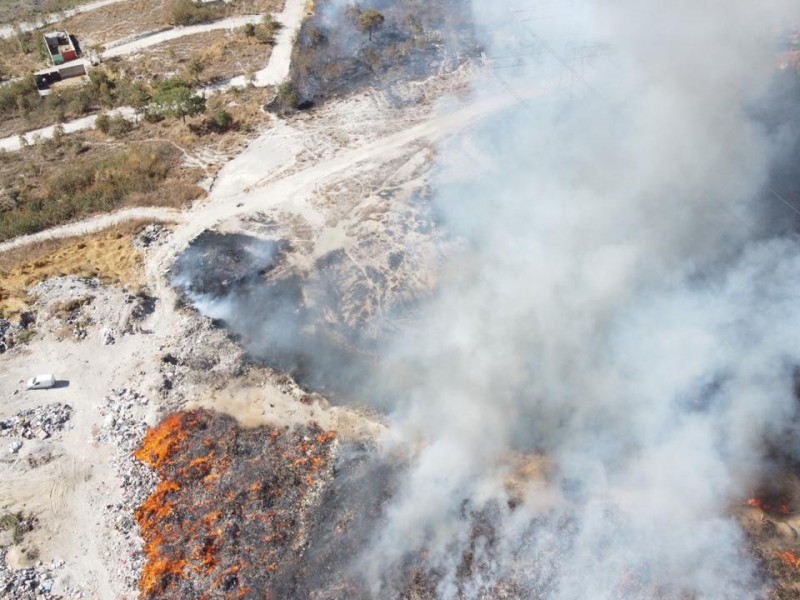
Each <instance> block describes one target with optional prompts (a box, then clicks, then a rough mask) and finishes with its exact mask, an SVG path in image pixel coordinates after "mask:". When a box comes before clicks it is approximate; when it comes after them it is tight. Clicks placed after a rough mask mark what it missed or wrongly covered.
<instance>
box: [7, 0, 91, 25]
mask: <svg viewBox="0 0 800 600" xmlns="http://www.w3.org/2000/svg"><path fill="white" fill-rule="evenodd" d="M88 1H89V0H3V1H2V2H0V23H1V24H6V23H14V22H18V21H27V20H31V19H33V18H35V16H36V15H41V14H47V13H54V12H58V11H60V10H67V9H69V8H73V7H75V6H78V5H80V4H86V3H87V2H88Z"/></svg>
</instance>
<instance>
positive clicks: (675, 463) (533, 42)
mask: <svg viewBox="0 0 800 600" xmlns="http://www.w3.org/2000/svg"><path fill="white" fill-rule="evenodd" d="M795 5H796V3H793V2H788V1H786V2H782V1H775V2H770V3H768V4H767V5H766V6H765V5H763V4H759V3H755V2H752V1H745V0H731V1H728V2H724V3H723V2H696V1H692V0H678V1H676V2H670V3H661V2H658V3H657V2H654V1H652V0H636V1H634V0H620V1H618V2H614V3H600V2H589V1H586V2H568V3H556V2H547V3H543V2H534V1H533V0H526V1H520V2H516V3H515V4H514V6H513V10H512V11H509V8H508V6H507V5H506V4H505V3H497V2H488V1H486V2H484V1H478V0H476V1H475V3H474V11H475V20H476V22H477V23H480V24H481V28H480V29H481V30H482V32H483V34H485V35H486V36H487V40H486V42H487V44H486V46H487V53H488V55H489V58H490V59H492V58H493V59H494V60H493V63H492V64H493V66H494V68H493V70H491V71H490V72H489V74H488V75H486V78H485V79H484V80H482V81H481V82H480V83H479V84H478V85H477V86H476V91H475V93H476V94H479V95H480V94H481V93H491V94H497V93H498V92H501V93H513V94H517V95H519V96H520V98H523V97H525V96H526V95H527V92H528V90H529V89H530V88H531V87H532V86H533V85H536V84H541V83H542V82H548V81H553V80H555V79H558V80H562V81H563V80H564V79H566V80H567V81H568V83H567V84H565V85H564V86H562V87H561V89H560V90H559V91H557V92H554V93H552V94H550V95H547V96H542V97H540V98H538V99H536V100H532V101H527V102H524V103H521V104H520V105H518V106H517V107H516V108H515V109H514V110H512V111H509V112H507V113H506V114H503V115H502V116H499V117H496V118H494V119H492V120H491V121H490V122H485V123H483V124H482V125H480V126H479V127H477V128H476V129H475V130H473V131H471V132H469V134H468V137H469V138H470V140H471V142H472V145H473V146H477V147H479V148H481V149H482V151H483V152H484V154H485V156H487V157H490V160H486V161H485V162H484V163H483V164H482V165H480V166H476V167H475V169H473V173H472V176H471V177H470V178H469V180H468V181H462V182H461V183H457V184H453V183H447V184H444V183H443V184H442V185H439V186H436V190H437V191H436V194H435V198H434V203H435V207H436V211H437V214H438V215H439V217H440V220H441V223H442V227H443V228H444V229H445V231H446V232H447V234H448V235H449V236H450V237H451V238H452V239H454V240H458V242H459V243H458V250H457V251H456V252H454V253H453V255H452V256H450V258H449V263H448V265H447V268H446V270H445V277H444V279H443V281H442V283H441V286H440V288H439V289H438V290H437V292H436V296H435V298H433V299H432V300H430V301H428V302H426V303H425V304H424V305H423V306H420V307H418V309H417V313H416V318H415V320H414V323H413V324H412V325H411V326H410V327H409V328H408V329H407V330H404V331H403V332H401V334H400V335H398V336H396V337H395V338H393V339H392V340H391V343H389V344H388V345H387V347H385V348H384V350H383V351H382V352H381V357H380V361H379V363H380V364H379V367H378V370H377V373H375V377H374V381H371V383H370V384H369V385H367V386H366V387H365V386H364V385H361V386H360V388H359V394H360V395H361V396H362V399H363V400H367V399H369V398H373V399H374V401H375V402H376V403H378V404H381V405H382V406H388V407H389V408H388V411H389V419H390V421H391V424H392V427H391V431H392V437H391V439H387V440H384V442H383V449H382V451H383V452H384V453H385V456H387V457H394V456H397V455H398V454H402V455H404V456H409V455H410V456H411V458H410V467H409V469H408V471H407V472H406V473H404V474H403V475H402V476H401V477H400V479H399V481H398V483H397V484H396V485H397V490H398V491H397V493H396V494H395V495H394V497H393V498H392V499H391V500H390V501H389V502H388V503H387V504H386V505H385V507H384V510H383V512H382V514H381V515H380V516H379V517H374V515H373V517H370V518H375V521H374V527H373V528H372V529H373V531H374V534H373V535H371V536H370V539H369V542H368V543H366V544H364V546H363V548H362V551H361V552H360V553H358V554H357V556H356V557H355V558H354V560H353V562H352V565H351V573H352V577H354V578H356V579H358V578H363V579H364V581H365V582H366V583H365V585H366V587H367V589H368V593H369V595H371V596H372V597H374V598H396V597H399V596H400V595H401V594H402V593H404V590H405V589H406V585H407V582H401V583H398V581H397V576H396V575H397V573H399V572H402V571H403V569H405V568H406V567H407V565H408V561H409V560H410V557H419V556H424V564H425V569H427V570H428V571H429V572H431V573H435V578H434V579H435V581H436V596H437V597H441V598H462V597H463V598H479V597H485V598H502V597H510V598H512V597H513V598H516V597H519V598H542V599H547V600H602V599H606V598H608V599H611V598H614V599H618V598H698V599H699V598H703V599H708V600H718V599H743V600H744V599H748V600H749V599H752V598H758V597H761V596H762V595H763V594H764V593H765V592H764V589H765V587H764V586H765V582H763V581H762V580H761V577H760V576H759V574H758V572H757V568H756V565H755V563H754V562H753V561H752V560H751V559H750V558H749V557H748V554H747V551H746V543H745V541H744V539H743V535H742V533H741V532H740V530H739V527H738V526H737V524H736V523H735V521H734V520H733V519H732V518H730V517H729V516H727V515H728V511H729V508H730V505H731V503H733V502H736V501H739V500H740V499H742V498H743V497H746V495H747V494H748V493H749V492H750V491H751V490H752V486H754V485H756V484H757V477H758V474H759V473H760V472H762V470H763V468H764V465H765V462H764V461H765V457H766V456H767V454H768V453H769V452H770V451H771V450H772V449H774V448H775V447H780V448H782V449H783V450H784V451H786V452H787V453H789V454H791V455H793V456H795V457H797V458H800V456H798V451H800V448H799V447H798V442H799V441H800V438H798V436H797V431H796V424H795V423H796V418H797V400H796V398H795V395H794V389H793V385H794V384H793V374H794V371H795V369H796V368H797V366H798V365H799V364H800V313H799V312H798V308H797V306H798V303H797V299H798V297H800V241H799V240H798V239H797V237H796V236H795V235H794V234H792V233H787V230H788V229H789V227H788V226H787V223H791V222H792V219H794V218H795V216H796V215H794V214H793V213H792V212H791V210H790V209H789V208H788V207H787V206H786V205H785V204H784V203H782V202H780V201H778V199H777V198H776V197H775V196H774V195H773V193H772V191H771V190H773V189H776V186H780V184H781V182H780V181H776V180H775V177H774V171H773V166H774V165H775V164H776V161H778V162H779V161H780V159H781V158H782V157H784V156H785V155H786V152H787V150H788V148H789V146H790V145H791V144H793V143H794V142H795V140H796V139H797V134H798V131H797V130H796V127H795V126H794V125H792V126H789V125H788V124H787V123H789V121H786V120H779V121H778V122H776V121H774V120H772V121H770V120H768V119H765V118H764V115H765V114H771V106H772V104H771V99H770V97H769V90H770V85H771V83H772V79H773V78H774V77H775V74H776V73H775V65H776V63H777V60H776V57H775V54H776V43H777V40H779V39H780V31H781V29H780V28H781V27H782V26H785V25H786V24H787V23H797V22H798V17H800V15H798V9H797V7H796V6H795ZM461 147H462V145H461V144H460V140H455V141H451V142H450V143H448V144H446V145H445V146H443V147H442V148H441V155H442V156H443V158H444V161H445V163H454V162H457V161H456V160H455V159H456V158H457V154H458V153H459V152H460V150H459V148H461ZM445 174H447V173H445V172H443V175H445ZM443 179H444V178H443ZM447 179H448V180H450V178H449V177H448V178H447ZM777 191H778V193H780V190H779V189H778V190H777ZM795 200H796V199H795ZM229 302H230V299H229V298H228V299H226V306H228V307H229V306H230V303H229ZM226 310H227V312H225V314H224V316H225V318H226V319H240V322H242V323H246V325H242V326H240V329H241V330H247V331H249V333H250V335H252V325H253V323H254V320H253V319H248V318H245V317H242V316H241V314H240V311H241V310H243V305H242V304H238V305H236V308H235V309H233V310H230V309H226ZM281 315H282V316H283V317H285V316H286V312H285V311H281ZM235 328H236V325H235V323H234V329H235ZM304 351H308V348H307V347H306V348H304ZM321 362H324V361H321ZM339 366H340V367H341V368H344V366H343V365H339ZM358 368H359V369H363V368H364V367H363V364H362V365H360V366H359V367H358ZM346 379H347V378H346ZM352 379H359V380H360V379H362V377H361V376H360V373H359V376H358V377H353V378H352ZM412 448H413V450H411V449H412ZM514 453H524V454H525V455H526V456H527V457H532V456H544V457H546V461H547V463H548V464H549V465H551V466H550V467H549V469H550V474H549V476H548V478H547V481H546V482H545V481H544V480H543V479H542V478H530V479H529V480H528V487H527V488H526V489H523V490H522V492H520V491H519V490H517V491H516V492H514V497H512V495H511V492H510V491H509V486H508V485H506V483H507V476H508V475H509V473H508V472H507V469H508V467H504V466H503V465H509V464H510V462H509V456H511V455H512V454H514ZM516 456H519V454H516ZM364 518H365V519H366V518H367V517H364ZM481 519H486V520H488V521H489V522H490V526H488V527H477V526H476V523H477V522H480V521H481ZM332 543H335V541H334V542H332ZM357 574H358V575H357ZM342 576H343V577H348V575H346V574H345V575H342ZM321 585H322V584H321ZM325 597H328V596H325ZM331 597H338V596H335V595H334V596H331ZM353 597H356V596H355V595H354V596H353ZM358 597H360V596H358Z"/></svg>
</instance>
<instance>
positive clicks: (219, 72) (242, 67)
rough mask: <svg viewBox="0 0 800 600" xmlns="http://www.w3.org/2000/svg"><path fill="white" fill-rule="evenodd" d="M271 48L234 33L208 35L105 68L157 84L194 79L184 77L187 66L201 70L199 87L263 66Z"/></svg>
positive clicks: (112, 62)
mask: <svg viewBox="0 0 800 600" xmlns="http://www.w3.org/2000/svg"><path fill="white" fill-rule="evenodd" d="M271 52H272V46H271V45H269V44H261V43H259V42H258V41H257V40H256V39H254V38H252V37H247V36H245V34H244V33H243V32H242V30H241V29H240V30H238V31H235V32H230V31H226V30H220V31H210V32H207V33H199V34H197V35H190V36H186V37H183V38H179V39H177V40H172V41H169V42H166V43H164V44H159V45H158V46H153V47H151V48H147V49H146V50H143V51H141V52H139V53H137V54H136V55H134V56H135V58H134V57H119V58H115V59H112V60H110V61H108V63H107V65H108V66H109V68H112V69H114V70H116V71H118V72H119V73H120V74H121V75H123V76H124V77H126V78H129V79H136V80H145V81H159V80H162V79H166V78H169V77H185V78H187V79H190V80H191V79H193V78H194V76H193V75H191V74H188V73H186V70H187V68H188V67H189V65H190V63H191V62H192V61H194V63H195V64H199V65H201V66H202V71H201V72H200V74H199V75H197V82H198V83H199V84H204V83H211V82H215V81H220V80H225V79H230V78H232V77H236V76H238V75H245V74H247V73H249V72H252V71H257V70H258V69H262V68H263V67H264V66H266V64H267V62H268V61H269V56H270V53H271Z"/></svg>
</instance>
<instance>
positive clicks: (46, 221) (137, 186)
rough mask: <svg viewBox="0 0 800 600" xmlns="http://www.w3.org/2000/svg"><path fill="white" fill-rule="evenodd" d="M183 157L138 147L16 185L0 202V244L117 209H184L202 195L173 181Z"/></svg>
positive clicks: (160, 147)
mask: <svg viewBox="0 0 800 600" xmlns="http://www.w3.org/2000/svg"><path fill="white" fill-rule="evenodd" d="M182 156H183V155H182V153H181V152H180V151H179V150H178V149H176V148H175V147H174V146H172V145H171V144H167V143H163V142H156V143H149V144H138V145H133V146H131V147H130V148H127V149H120V150H114V151H111V152H108V153H107V154H101V155H92V156H88V157H83V156H76V157H75V158H74V160H72V161H71V162H68V164H65V165H63V167H62V168H60V169H58V170H56V171H54V172H52V173H50V174H47V175H46V176H45V177H44V179H43V180H41V181H38V180H34V181H30V180H27V179H25V180H22V181H17V182H14V184H13V185H11V186H8V187H6V188H5V191H4V195H3V197H2V208H1V209H0V240H7V239H9V238H12V237H16V236H18V235H25V234H30V233H36V232H38V231H42V230H44V229H47V228H49V227H53V226H55V225H60V224H62V223H66V222H68V221H71V220H76V219H80V218H83V217H86V216H87V215H90V214H93V213H97V212H108V211H110V210H113V209H116V208H119V207H121V206H133V205H137V206H141V205H148V206H183V205H184V204H185V203H187V202H188V201H190V200H193V199H195V198H197V197H199V196H200V195H201V194H202V190H201V189H200V188H198V187H197V186H196V185H194V184H193V183H191V182H189V181H186V180H182V179H180V178H177V179H175V178H172V177H171V176H172V175H174V174H175V172H176V171H177V169H178V167H179V165H180V159H181V158H182Z"/></svg>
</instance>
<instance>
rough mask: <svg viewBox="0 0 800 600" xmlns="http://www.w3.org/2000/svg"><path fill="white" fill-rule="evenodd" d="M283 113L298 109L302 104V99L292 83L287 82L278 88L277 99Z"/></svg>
mask: <svg viewBox="0 0 800 600" xmlns="http://www.w3.org/2000/svg"><path fill="white" fill-rule="evenodd" d="M276 100H277V102H278V106H279V108H280V110H281V112H288V111H291V110H294V109H296V108H297V105H298V104H299V103H300V97H299V95H298V94H297V90H295V89H294V86H293V85H292V84H291V82H289V81H286V82H284V83H282V84H281V85H280V87H279V88H278V96H277V98H276Z"/></svg>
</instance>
